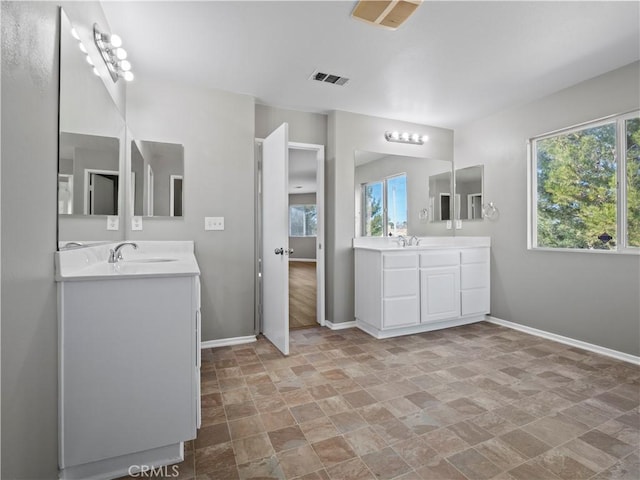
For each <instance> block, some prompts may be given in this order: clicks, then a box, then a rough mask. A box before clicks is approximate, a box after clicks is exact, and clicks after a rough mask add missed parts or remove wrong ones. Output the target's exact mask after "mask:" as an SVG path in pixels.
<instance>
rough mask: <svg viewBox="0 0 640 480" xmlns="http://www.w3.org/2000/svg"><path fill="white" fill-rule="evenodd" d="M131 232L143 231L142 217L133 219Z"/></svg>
mask: <svg viewBox="0 0 640 480" xmlns="http://www.w3.org/2000/svg"><path fill="white" fill-rule="evenodd" d="M131 230H142V217H138V216H136V217H131Z"/></svg>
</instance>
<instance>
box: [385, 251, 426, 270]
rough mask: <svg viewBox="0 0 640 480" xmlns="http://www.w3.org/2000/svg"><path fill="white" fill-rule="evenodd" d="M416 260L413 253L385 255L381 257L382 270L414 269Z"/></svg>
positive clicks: (416, 264)
mask: <svg viewBox="0 0 640 480" xmlns="http://www.w3.org/2000/svg"><path fill="white" fill-rule="evenodd" d="M417 266H418V258H417V256H416V254H415V253H409V254H406V253H399V254H393V253H385V254H383V255H382V267H383V268H416V267H417Z"/></svg>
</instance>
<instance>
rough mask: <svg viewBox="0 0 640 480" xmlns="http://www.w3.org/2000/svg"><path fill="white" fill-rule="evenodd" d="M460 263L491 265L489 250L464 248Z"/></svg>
mask: <svg viewBox="0 0 640 480" xmlns="http://www.w3.org/2000/svg"><path fill="white" fill-rule="evenodd" d="M460 263H462V264H463V265H464V264H466V263H489V249H488V248H463V249H462V250H461V255H460Z"/></svg>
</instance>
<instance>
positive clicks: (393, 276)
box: [382, 269, 418, 298]
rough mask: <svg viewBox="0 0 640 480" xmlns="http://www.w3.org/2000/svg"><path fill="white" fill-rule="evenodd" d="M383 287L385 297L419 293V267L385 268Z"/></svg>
mask: <svg viewBox="0 0 640 480" xmlns="http://www.w3.org/2000/svg"><path fill="white" fill-rule="evenodd" d="M382 289H383V290H382V295H383V296H384V298H388V297H401V296H408V295H418V269H407V270H385V271H384V274H383V287H382Z"/></svg>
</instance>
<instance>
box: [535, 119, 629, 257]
mask: <svg viewBox="0 0 640 480" xmlns="http://www.w3.org/2000/svg"><path fill="white" fill-rule="evenodd" d="M639 116H640V110H633V111H630V112H625V113H620V114H614V115H609V116H606V117H602V118H599V119H596V120H591V121H588V122H583V123H580V124H577V125H573V126H571V127H567V128H562V129H558V130H554V131H552V132H548V133H545V134H542V135H536V136H534V137H531V138H530V139H529V140H528V142H527V203H528V205H527V229H528V232H527V249H528V250H535V251H547V252H580V253H591V254H593V253H599V254H605V255H620V254H631V255H640V247H635V246H629V245H628V242H629V239H628V238H627V213H628V212H627V210H628V205H627V181H626V180H627V178H626V175H627V147H626V121H627V120H629V119H633V118H638V117H639ZM608 124H615V132H616V149H615V162H616V184H617V188H616V247H615V249H612V250H604V249H603V250H600V249H588V248H564V247H540V246H538V155H537V148H536V145H537V142H538V141H540V140H546V139H549V138H553V137H557V136H560V135H567V134H570V133H574V132H579V131H582V130H587V129H590V128H597V127H600V126H603V125H608ZM620 146H622V148H621V147H620Z"/></svg>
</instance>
